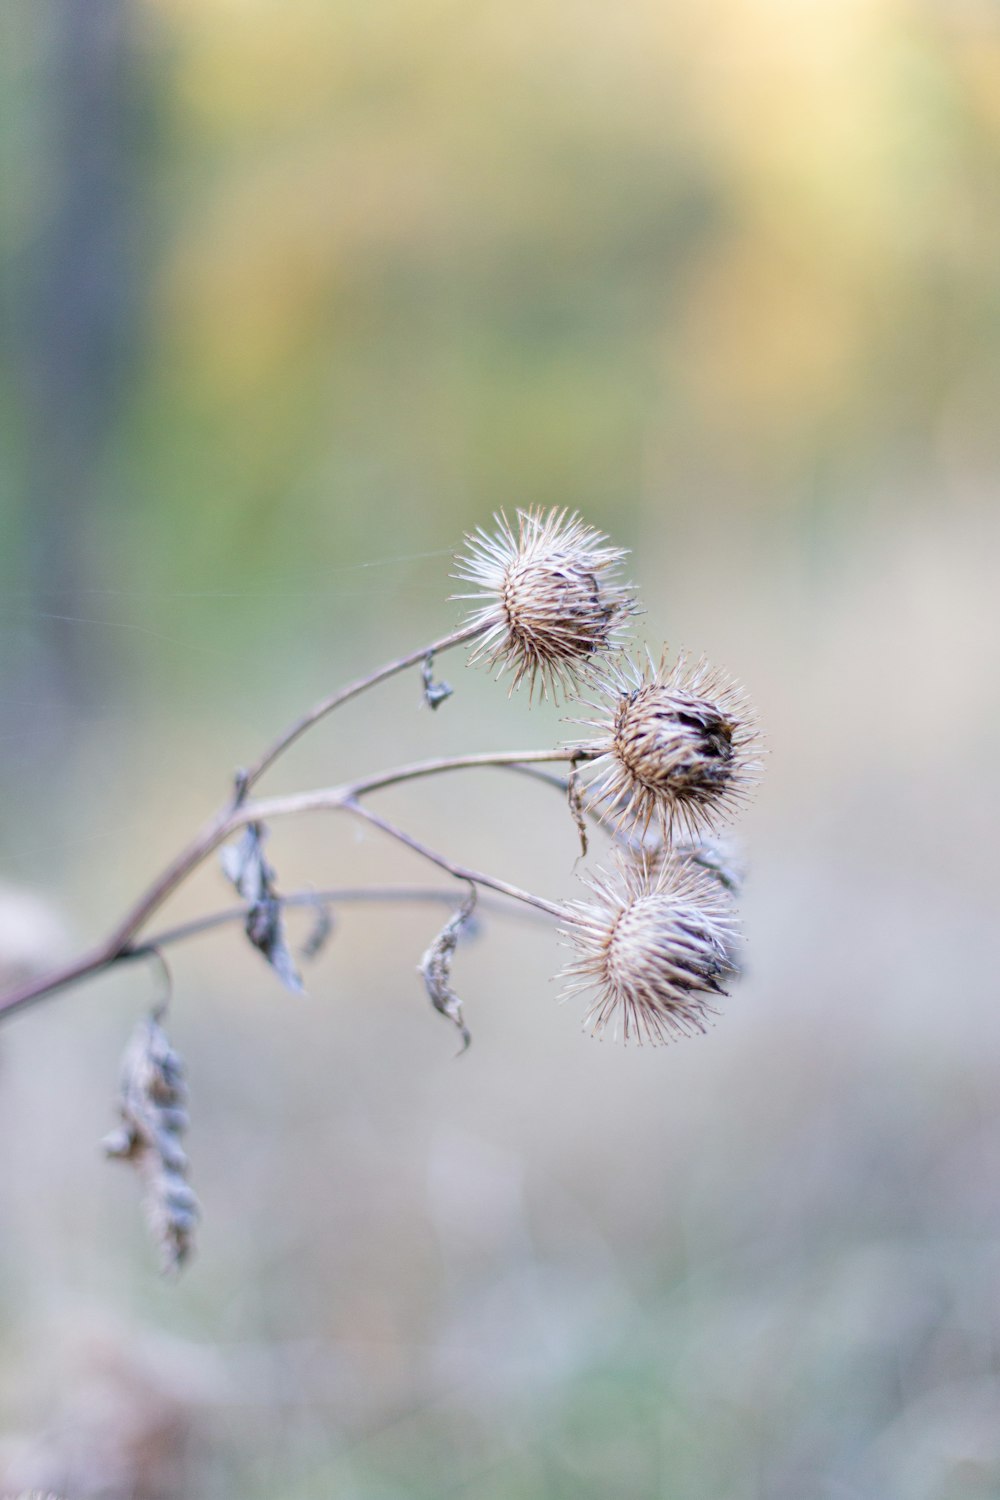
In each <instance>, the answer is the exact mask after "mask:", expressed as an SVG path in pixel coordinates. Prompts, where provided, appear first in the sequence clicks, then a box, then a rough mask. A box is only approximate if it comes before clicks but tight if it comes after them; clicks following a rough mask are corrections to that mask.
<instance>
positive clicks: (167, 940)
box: [121, 885, 530, 960]
mask: <svg viewBox="0 0 1000 1500" xmlns="http://www.w3.org/2000/svg"><path fill="white" fill-rule="evenodd" d="M365 902H372V903H373V904H378V903H381V902H392V903H393V904H395V903H397V902H404V903H408V902H413V903H415V904H419V903H425V902H426V903H429V904H433V905H435V906H454V904H455V891H454V888H453V887H452V886H428V885H353V886H330V887H328V888H326V889H324V890H316V891H293V892H292V894H291V895H289V896H282V898H281V904H282V906H286V907H293V908H298V907H304V908H306V909H308V908H309V907H322V906H340V905H347V904H350V905H355V904H358V905H361V904H363V903H365ZM480 906H482V907H483V908H484V909H485V910H487V911H493V912H497V913H503V912H507V913H512V914H513V913H515V912H516V908H512V907H510V906H508V905H507V903H506V902H504V901H491V900H490V898H489V897H485V898H484V899H483V900H482V901H481V902H480ZM246 914H247V909H246V907H245V906H230V907H227V908H226V910H225V911H216V912H211V913H209V915H208V916H205V917H195V918H194V919H193V920H192V921H190V922H180V923H178V925H177V926H176V927H167V928H164V929H163V931H161V932H154V933H153V934H152V935H151V936H150V937H148V938H144V939H143V940H142V942H141V943H137V944H135V945H134V946H133V947H130V948H128V949H126V951H125V952H124V953H123V954H122V955H121V957H122V959H123V960H128V959H136V958H148V957H149V956H150V955H151V954H154V953H157V952H158V951H159V950H160V949H161V948H167V947H170V946H171V945H172V944H173V943H183V942H186V941H187V939H188V938H193V937H200V936H201V934H202V933H205V932H213V931H214V930H215V929H216V928H218V927H227V926H228V925H229V924H230V923H231V922H242V921H245V920H246ZM519 915H523V916H527V915H530V913H527V912H525V913H519Z"/></svg>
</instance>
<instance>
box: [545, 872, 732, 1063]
mask: <svg viewBox="0 0 1000 1500" xmlns="http://www.w3.org/2000/svg"><path fill="white" fill-rule="evenodd" d="M586 883H587V885H588V886H589V887H590V889H591V890H592V892H593V893H594V897H595V898H596V899H595V900H594V901H590V902H574V903H573V904H572V905H571V907H570V908H569V910H570V912H571V913H572V917H571V920H570V922H569V925H568V926H566V927H565V928H564V929H563V936H565V937H568V938H569V940H570V943H571V944H572V946H573V947H574V948H575V949H576V953H577V957H576V958H575V959H573V960H571V961H570V962H569V963H568V964H567V965H566V967H565V968H564V969H563V972H562V977H564V978H565V979H566V980H567V981H568V982H567V984H566V986H565V989H564V992H563V993H564V995H565V996H569V995H572V994H576V993H578V992H579V991H581V990H596V991H597V995H596V998H595V999H594V1002H593V1004H592V1005H591V1008H590V1010H589V1011H588V1013H587V1016H586V1018H585V1021H584V1025H585V1026H586V1027H588V1028H589V1029H590V1031H591V1032H592V1033H593V1034H594V1035H595V1036H600V1035H601V1034H602V1033H603V1032H605V1031H606V1030H607V1029H608V1027H609V1026H610V1027H611V1028H612V1035H613V1036H614V1037H615V1038H617V1037H618V1036H619V1035H621V1037H622V1039H623V1040H624V1041H625V1042H629V1041H631V1040H633V1039H634V1040H636V1041H638V1042H639V1044H640V1045H641V1044H642V1043H643V1042H644V1041H648V1042H650V1043H651V1044H652V1045H654V1046H655V1045H656V1044H657V1043H659V1042H669V1041H675V1040H677V1039H678V1038H679V1037H682V1036H691V1035H694V1034H695V1033H696V1032H704V1031H706V1030H707V1029H708V1024H709V1019H710V1017H712V1016H713V1015H715V1014H716V1010H715V1006H714V1004H713V1003H712V1002H713V1001H714V999H715V998H716V997H717V996H719V995H724V994H725V990H724V989H723V988H722V981H723V980H724V979H725V978H726V976H727V975H730V974H732V973H734V972H735V964H734V960H733V950H734V946H735V942H736V935H737V934H736V922H735V915H734V912H733V908H732V905H731V903H730V902H729V901H728V899H727V897H726V895H725V893H724V891H723V890H722V889H721V887H720V886H719V884H718V882H717V881H715V880H713V879H712V878H711V877H710V876H708V875H707V874H705V873H704V872H702V871H700V870H697V869H695V868H693V867H692V866H691V865H690V864H681V863H679V862H677V861H672V860H667V861H666V862H664V863H663V864H662V865H661V867H660V869H659V870H658V871H656V872H654V871H653V870H651V869H650V868H649V867H648V866H644V865H642V864H639V863H633V864H631V865H629V864H627V863H624V862H623V863H622V864H621V865H620V867H619V869H618V870H617V872H616V873H614V874H610V875H609V874H608V873H607V872H606V871H600V872H599V873H598V875H597V876H596V877H594V878H591V879H588V880H587V882H586Z"/></svg>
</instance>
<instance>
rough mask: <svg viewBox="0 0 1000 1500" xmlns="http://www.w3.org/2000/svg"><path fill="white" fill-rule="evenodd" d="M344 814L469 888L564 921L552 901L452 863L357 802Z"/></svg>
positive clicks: (348, 804)
mask: <svg viewBox="0 0 1000 1500" xmlns="http://www.w3.org/2000/svg"><path fill="white" fill-rule="evenodd" d="M342 806H343V807H344V810H345V811H346V812H350V813H354V815H355V816H356V817H359V818H364V820H365V821H366V822H367V823H372V824H374V826H375V827H376V828H381V830H382V832H383V833H387V834H388V835H389V837H390V838H394V839H398V841H399V842H400V843H401V844H405V845H406V847H407V848H408V849H412V850H413V852H414V853H415V854H419V855H420V856H421V857H422V858H423V859H427V860H430V862H431V864H434V865H438V866H439V867H440V868H441V869H442V870H447V871H448V874H449V875H454V877H455V879H456V880H466V881H468V882H469V884H470V885H482V886H485V887H486V888H487V889H488V890H491V891H499V892H500V894H501V895H502V896H510V897H511V899H512V900H514V901H523V902H525V903H526V905H528V906H534V907H536V908H537V909H538V910H539V911H544V912H547V913H548V914H549V916H551V917H556V918H558V920H559V921H564V920H565V918H566V916H567V912H566V908H565V907H564V906H557V905H556V903H555V902H554V901H546V900H545V899H544V898H543V897H542V896H535V895H533V894H532V892H531V891H524V890H522V889H521V887H520V886H517V885H511V884H510V883H509V882H508V881H506V880H498V879H497V878H496V877H495V876H493V875H485V874H484V873H483V872H482V871H481V870H470V869H469V867H468V865H459V864H456V863H455V861H454V860H451V859H448V858H447V857H446V856H445V855H444V854H440V853H439V852H438V850H437V849H432V848H431V847H430V845H429V844H424V843H421V841H420V840H419V839H416V838H414V837H413V835H412V834H411V833H407V832H406V831H405V829H402V828H398V827H397V826H396V824H395V823H390V822H389V820H388V818H383V817H381V816H380V815H379V814H378V813H375V812H372V810H371V808H370V807H364V806H363V805H362V804H361V803H360V802H353V801H347V802H344V803H343V804H342Z"/></svg>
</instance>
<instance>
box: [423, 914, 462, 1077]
mask: <svg viewBox="0 0 1000 1500" xmlns="http://www.w3.org/2000/svg"><path fill="white" fill-rule="evenodd" d="M475 907H476V888H475V886H472V887H470V890H469V895H468V897H467V898H466V900H465V901H464V902H463V903H462V905H461V906H460V907H459V909H458V911H457V912H455V914H454V916H452V917H450V918H449V919H448V921H447V922H446V923H445V924H444V926H443V927H442V928H441V931H440V932H439V933H438V935H437V937H436V938H435V939H434V941H433V943H431V945H430V947H429V948H428V949H427V952H426V953H425V954H424V956H423V958H422V959H421V960H420V972H421V974H422V975H423V976H424V984H425V985H426V986H427V993H428V995H430V997H431V1004H432V1005H433V1006H434V1009H435V1010H436V1011H439V1012H440V1014H441V1015H442V1016H447V1017H448V1019H449V1021H451V1022H452V1024H453V1025H454V1026H456V1027H457V1028H458V1031H459V1033H460V1035H461V1038H462V1046H461V1049H460V1054H461V1052H464V1051H465V1050H466V1048H467V1047H468V1045H469V1043H470V1042H471V1041H472V1035H471V1033H470V1031H469V1028H468V1027H467V1026H466V1024H465V1021H464V1019H463V1016H462V1002H461V1000H460V999H459V998H458V996H457V995H456V994H455V991H454V990H453V989H452V987H451V961H452V958H453V957H454V954H455V949H456V948H457V947H458V940H459V938H460V936H461V935H462V933H463V931H465V930H466V929H467V928H468V926H469V922H470V920H471V918H472V913H473V912H474V910H475Z"/></svg>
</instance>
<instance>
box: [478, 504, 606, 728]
mask: <svg viewBox="0 0 1000 1500" xmlns="http://www.w3.org/2000/svg"><path fill="white" fill-rule="evenodd" d="M494 520H495V521H496V526H497V529H496V531H495V532H494V533H493V534H492V535H491V534H489V533H487V532H485V531H483V530H481V529H479V530H477V531H476V533H475V534H474V535H471V536H467V537H466V545H467V550H466V552H465V553H464V554H463V555H461V556H460V557H458V558H457V559H456V562H457V571H456V572H455V574H454V575H453V576H454V577H455V578H458V579H460V580H462V581H463V582H467V583H472V584H475V585H477V589H478V592H476V593H473V594H456V595H454V596H453V597H454V598H456V599H469V600H472V601H473V602H474V603H475V604H476V606H477V607H476V608H475V610H474V611H473V613H472V615H471V617H470V620H469V623H470V625H472V626H475V627H477V628H478V629H479V630H480V631H481V637H480V640H479V643H478V645H477V646H476V649H475V651H474V652H473V654H472V657H471V658H470V661H472V662H474V661H478V660H480V659H481V658H483V657H485V659H486V661H487V664H488V665H489V666H490V668H493V667H496V668H497V669H498V670H497V676H500V674H501V673H502V672H503V671H504V670H506V669H508V668H509V669H510V671H511V672H512V673H513V681H512V684H511V691H512V692H513V690H514V688H516V687H519V686H520V685H521V683H522V682H523V681H524V680H525V678H527V681H528V687H529V691H530V692H531V694H534V691H535V688H536V686H538V687H539V688H540V691H541V695H542V696H543V697H544V696H545V694H546V693H548V694H550V695H551V696H552V697H553V698H555V697H557V695H558V691H559V689H562V690H563V691H564V692H566V691H572V690H574V689H575V688H576V687H577V686H578V685H579V682H580V680H581V675H583V674H585V673H586V669H587V668H588V666H589V664H590V663H591V661H592V659H593V658H594V657H595V656H599V655H601V654H602V653H604V652H606V651H608V650H610V649H612V648H613V646H614V644H615V641H616V638H617V632H618V630H619V628H620V627H621V625H622V624H623V623H624V621H625V620H626V619H627V618H628V616H629V615H630V614H632V613H633V612H634V610H635V605H634V601H633V596H632V592H631V590H630V589H628V588H627V587H625V586H624V585H622V584H619V583H617V582H616V581H614V575H615V574H616V573H617V572H618V570H619V569H620V567H621V564H622V561H623V559H624V558H625V556H626V553H625V552H624V551H623V550H622V549H621V548H618V547H611V546H608V545H607V541H608V539H607V537H606V536H604V535H603V534H602V533H601V532H599V531H595V530H593V528H592V527H590V526H587V525H585V524H584V522H583V521H581V520H580V518H579V516H578V515H577V514H576V513H575V512H574V513H573V514H570V513H569V512H568V511H566V510H557V509H554V510H550V511H547V512H543V511H540V510H519V511H518V512H517V531H516V533H515V531H514V529H513V527H512V526H511V525H510V523H509V521H508V520H507V517H506V516H505V515H504V514H503V513H501V514H500V515H499V516H495V517H494Z"/></svg>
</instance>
